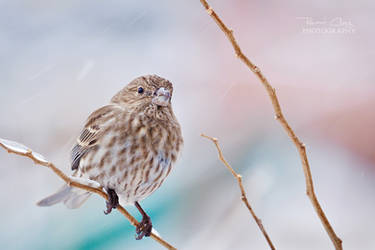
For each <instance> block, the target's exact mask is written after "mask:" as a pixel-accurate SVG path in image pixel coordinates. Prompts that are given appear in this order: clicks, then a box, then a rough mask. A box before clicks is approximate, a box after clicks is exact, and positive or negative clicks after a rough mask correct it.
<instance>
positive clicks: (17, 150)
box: [0, 138, 176, 249]
mask: <svg viewBox="0 0 375 250" xmlns="http://www.w3.org/2000/svg"><path fill="white" fill-rule="evenodd" d="M0 146H1V147H3V148H4V149H5V150H7V151H8V153H13V154H17V155H21V156H25V157H27V158H30V159H31V160H33V161H34V163H35V164H37V165H41V166H45V167H48V168H49V169H51V170H52V171H53V172H54V173H55V174H56V175H57V176H59V177H60V178H61V179H62V180H64V182H65V183H66V184H68V185H69V186H71V187H76V188H80V189H84V190H86V191H89V192H92V193H96V194H98V195H100V196H101V197H103V198H104V199H105V200H107V199H108V197H107V193H105V192H104V191H103V189H102V188H101V187H92V186H89V185H86V184H82V183H80V182H78V181H76V180H75V179H73V178H70V177H68V176H67V175H66V174H64V173H63V172H62V171H61V170H60V169H58V168H57V167H56V166H55V165H54V164H53V163H52V162H49V161H47V160H46V159H45V158H44V157H43V156H42V155H40V154H38V153H36V152H33V151H32V150H31V149H29V148H27V147H26V146H24V145H22V144H20V143H18V142H13V141H9V140H4V139H1V138H0ZM117 210H118V211H119V212H120V213H122V214H123V215H124V216H125V218H126V219H128V220H129V222H130V223H131V224H132V225H133V226H135V227H136V226H137V225H138V223H139V222H138V221H137V220H136V219H135V218H134V217H133V216H132V215H131V214H130V213H129V212H128V211H127V210H126V209H125V208H124V207H122V206H121V205H120V204H119V205H118V206H117ZM150 236H151V238H153V239H154V240H155V241H157V242H158V243H159V244H160V245H162V246H164V247H165V248H167V249H176V248H175V247H173V246H172V245H171V244H169V243H168V242H166V241H165V240H163V239H162V238H161V237H160V236H158V235H156V234H155V233H153V232H151V235H150Z"/></svg>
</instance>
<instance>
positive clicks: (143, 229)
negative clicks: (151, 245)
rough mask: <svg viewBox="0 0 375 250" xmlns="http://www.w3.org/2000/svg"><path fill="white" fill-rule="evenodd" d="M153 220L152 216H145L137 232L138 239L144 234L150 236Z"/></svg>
mask: <svg viewBox="0 0 375 250" xmlns="http://www.w3.org/2000/svg"><path fill="white" fill-rule="evenodd" d="M151 230H152V222H151V219H150V217H148V216H147V217H143V219H142V221H141V222H140V223H139V224H138V226H137V228H136V230H135V232H136V234H137V235H136V237H135V239H136V240H141V239H142V238H143V237H144V236H145V237H149V236H150V235H151Z"/></svg>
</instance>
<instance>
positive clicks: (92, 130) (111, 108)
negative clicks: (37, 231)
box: [39, 75, 183, 238]
mask: <svg viewBox="0 0 375 250" xmlns="http://www.w3.org/2000/svg"><path fill="white" fill-rule="evenodd" d="M172 92H173V87H172V84H171V83H170V82H169V81H168V80H165V79H163V78H161V77H159V76H156V75H149V76H142V77H139V78H136V79H134V80H133V81H132V82H130V83H129V84H128V85H127V86H126V87H125V88H123V89H122V90H121V91H120V92H118V93H117V94H116V95H115V96H114V97H113V98H112V99H111V102H110V104H108V105H106V106H104V107H101V108H99V109H98V110H96V111H94V112H93V113H92V114H91V115H90V116H89V117H88V119H87V121H86V123H85V126H84V129H83V130H82V132H81V134H80V136H79V137H78V139H77V142H76V145H75V146H74V147H73V149H72V154H71V159H72V161H71V168H72V170H73V174H72V175H73V176H75V177H81V178H88V179H90V180H94V181H97V182H99V183H100V184H101V185H102V186H103V188H105V189H106V190H107V192H108V194H109V195H116V194H117V195H118V197H119V198H120V203H123V204H136V205H138V206H139V204H138V203H137V202H138V201H141V200H143V199H144V198H146V197H147V196H149V195H150V194H151V193H153V192H154V191H155V190H156V189H157V188H159V187H160V185H161V184H162V183H163V181H164V180H165V178H166V177H167V176H168V174H169V173H170V171H171V169H172V166H173V164H174V163H175V161H176V159H177V157H178V154H179V152H180V150H181V147H182V144H183V139H182V135H181V130H180V125H179V123H178V122H177V120H176V117H175V115H174V113H173V111H172V106H171V96H172ZM88 196H89V195H88V193H86V192H82V191H81V190H77V189H72V188H67V187H65V188H62V189H61V190H59V192H58V193H56V194H55V195H52V196H50V197H47V198H46V199H45V200H42V201H41V202H40V203H39V204H40V205H42V206H48V205H52V204H55V203H57V202H64V203H65V204H66V205H67V206H68V207H70V208H76V207H79V206H80V205H81V204H82V203H83V202H84V201H85V200H86V199H87V198H88ZM116 197H117V196H115V197H113V198H114V199H115V198H116ZM110 202H112V203H113V201H109V203H110ZM112 205H113V204H112ZM138 206H137V208H138ZM107 207H108V209H107V213H109V212H110V210H111V209H112V207H113V208H115V205H113V206H112V207H111V204H109V205H107ZM142 211H143V210H142ZM142 211H141V213H142ZM150 224H151V222H150ZM139 230H140V231H142V230H141V229H139ZM139 230H137V233H139V232H138V231H139ZM149 230H151V228H149ZM143 235H146V236H148V235H149V233H147V232H146V233H144V234H143ZM143 235H141V237H140V238H142V237H143Z"/></svg>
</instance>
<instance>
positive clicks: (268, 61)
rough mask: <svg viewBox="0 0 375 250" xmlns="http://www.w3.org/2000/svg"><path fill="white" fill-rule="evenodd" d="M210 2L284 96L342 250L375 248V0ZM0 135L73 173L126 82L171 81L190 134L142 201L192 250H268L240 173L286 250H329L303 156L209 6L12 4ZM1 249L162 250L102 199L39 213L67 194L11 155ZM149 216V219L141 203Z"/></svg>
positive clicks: (4, 47)
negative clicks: (150, 77) (73, 155)
mask: <svg viewBox="0 0 375 250" xmlns="http://www.w3.org/2000/svg"><path fill="white" fill-rule="evenodd" d="M210 4H211V5H212V7H213V8H214V9H215V10H216V11H217V12H218V13H219V15H220V16H221V17H222V18H223V19H224V21H225V23H226V24H227V25H228V26H229V27H230V28H232V29H233V30H234V34H235V35H236V38H237V40H238V42H239V43H240V45H241V47H242V49H243V51H244V53H245V54H247V55H248V56H249V58H250V59H251V60H252V61H253V62H254V63H255V64H256V65H257V66H258V67H259V68H260V69H261V70H262V72H263V73H264V74H265V76H266V77H267V78H268V80H269V81H270V83H271V84H272V85H273V86H274V87H275V88H276V90H277V94H278V96H279V100H280V103H281V106H282V108H283V111H284V114H285V116H286V118H287V120H288V121H289V123H290V124H291V126H292V127H293V128H294V130H295V132H296V133H297V135H298V136H299V137H300V139H301V140H302V141H303V142H304V143H305V144H306V146H307V153H308V158H309V160H310V164H311V170H312V174H313V179H314V182H315V189H316V193H317V196H318V199H319V201H320V203H321V205H322V207H323V209H324V211H325V212H326V215H327V217H328V219H329V221H330V222H331V224H332V226H333V228H334V229H335V231H336V233H337V234H338V236H339V237H340V238H341V239H342V240H343V246H344V249H374V248H375V238H374V237H373V236H374V234H375V229H374V226H373V224H374V222H375V216H374V211H375V195H374V192H375V181H374V180H375V150H374V146H375V145H374V144H375V143H374V140H375V132H374V127H375V114H374V108H375V98H374V97H375V85H374V79H375V77H374V76H375V73H374V69H373V58H374V56H375V49H374V46H373V44H375V36H374V33H373V25H374V17H373V10H374V7H375V3H374V2H373V1H370V0H359V1H356V2H352V1H344V2H343V1H338V0H333V1H329V2H327V1H322V0H318V1H313V2H311V1H302V2H301V1H296V0H288V1H283V2H279V1H268V2H267V3H266V2H264V1H259V0H257V1H240V0H236V1H224V0H211V1H210ZM0 13H1V14H0V117H1V119H0V137H1V138H5V139H11V140H15V141H18V142H21V143H24V144H25V145H27V146H29V147H30V148H32V149H33V150H35V151H37V152H39V153H41V154H43V155H44V156H45V157H46V158H47V159H49V160H50V161H52V162H54V163H56V165H57V166H58V167H60V168H61V169H63V170H64V171H65V172H66V173H69V169H70V166H69V157H70V156H69V154H70V149H71V147H72V145H73V143H74V140H75V138H76V136H78V133H79V132H80V130H81V127H82V126H83V123H84V121H85V119H86V117H87V116H88V115H89V114H90V113H91V112H92V111H93V110H95V109H96V108H98V107H100V106H102V105H105V104H106V103H107V102H108V101H109V100H110V98H111V97H112V96H113V95H114V94H115V93H116V92H117V91H118V90H120V89H121V88H122V87H123V86H124V85H125V84H127V83H128V82H129V81H131V80H132V79H134V78H135V77H138V76H140V75H144V74H158V75H160V76H163V77H165V78H167V79H169V80H171V81H172V82H173V84H174V88H175V90H174V96H173V100H172V102H173V106H174V111H175V113H176V116H177V117H178V119H179V121H180V123H181V125H182V129H183V134H184V138H185V147H184V151H183V153H182V156H181V158H180V159H179V161H178V164H177V165H176V166H175V168H174V170H173V171H172V173H171V174H170V176H169V178H168V179H167V180H166V182H165V183H164V184H163V186H162V187H161V188H160V189H159V190H158V191H157V192H155V193H154V194H153V195H152V196H150V197H149V198H147V199H146V200H144V201H143V202H142V205H143V206H144V208H145V210H146V211H147V212H148V213H149V214H150V215H151V218H152V220H153V224H154V226H155V228H156V229H157V230H158V231H159V233H160V234H161V235H162V236H163V237H164V238H165V239H166V240H167V241H169V242H171V243H172V244H173V245H175V246H176V247H178V248H179V249H268V246H267V243H266V241H265V239H264V238H263V236H262V234H261V232H260V231H259V230H258V228H257V226H256V224H255V222H254V221H253V219H252V218H251V217H250V214H249V213H248V211H247V210H246V208H245V206H244V205H243V203H242V202H241V201H240V198H239V190H238V186H237V183H236V181H235V179H234V178H233V177H232V176H231V174H230V173H229V172H228V171H227V170H226V169H225V167H224V166H223V165H222V164H221V163H220V162H219V160H218V159H217V154H216V149H215V148H214V146H213V144H212V143H211V142H210V141H208V140H206V139H204V138H201V137H200V133H202V132H204V133H206V134H207V135H211V136H215V137H218V138H219V139H220V143H221V145H222V149H223V151H224V154H225V157H226V158H227V160H228V161H229V162H230V163H231V164H232V166H233V168H234V169H235V170H236V171H238V172H239V173H241V174H242V175H243V178H244V185H245V188H246V191H247V194H248V198H249V201H250V203H251V204H252V206H253V208H254V210H255V212H256V213H257V215H258V216H259V217H260V218H261V219H262V221H263V224H264V226H265V228H266V230H267V231H268V233H269V235H270V237H271V239H272V240H273V243H274V245H275V246H276V248H277V249H332V248H333V247H332V244H331V242H330V240H329V238H328V236H327V234H326V232H325V231H324V229H323V227H322V225H321V223H320V221H319V219H318V217H317V215H316V214H315V212H314V210H313V208H312V206H311V204H310V201H309V199H308V198H307V196H306V195H305V183H304V176H303V171H302V167H301V161H300V159H299V156H298V153H297V150H296V148H295V147H294V145H293V144H292V142H291V141H290V139H289V138H288V137H287V135H286V134H285V132H284V131H283V130H282V128H281V126H280V125H279V124H278V122H277V121H276V120H275V119H274V114H273V110H272V106H271V102H270V100H269V99H268V95H267V93H266V92H265V90H264V89H263V87H262V85H261V84H260V82H259V81H258V79H256V78H255V76H254V74H252V73H251V72H249V70H248V69H247V68H246V67H245V66H244V65H243V64H242V63H241V62H240V61H239V60H238V59H237V58H236V57H235V55H234V53H233V50H232V48H231V46H230V44H229V42H228V41H227V40H226V38H225V37H224V35H223V33H222V32H221V31H220V30H219V29H218V27H217V26H216V24H215V23H214V22H213V20H211V19H210V18H209V16H208V15H207V13H206V11H204V9H203V7H202V6H201V5H200V2H199V1H198V0H196V1H172V0H169V1H167V0H159V1H139V0H137V1H136V0H131V1H130V0H127V1H124V0H121V1H120V0H109V1H92V0H90V1H89V0H82V1H73V0H65V1H46V0H33V1H27V0H13V1H2V0H1V1H0ZM0 167H1V175H0V189H1V192H0V202H1V203H0V205H1V211H2V212H1V214H0V220H1V223H0V248H1V249H162V247H161V246H160V245H158V244H157V243H156V242H154V241H153V240H152V239H144V240H142V241H136V240H135V239H134V234H135V230H134V228H133V227H132V226H130V224H129V222H128V221H127V220H125V219H124V218H123V217H122V216H121V214H119V213H118V212H116V211H115V212H112V213H111V214H110V215H108V216H105V215H104V214H103V210H104V209H105V201H104V200H103V199H101V198H99V197H97V196H92V197H91V198H90V200H89V201H88V202H87V203H86V204H85V205H84V206H83V207H82V208H80V209H78V210H68V209H66V208H65V207H64V206H63V205H56V206H53V207H50V208H40V207H37V206H36V205H35V203H36V202H37V201H38V200H40V199H41V198H44V197H45V196H46V195H49V194H50V193H52V192H54V191H55V190H56V189H58V188H59V187H60V186H61V185H62V181H61V180H60V179H58V178H57V177H56V176H55V175H54V174H52V172H51V171H50V170H48V169H45V168H43V167H39V166H35V165H34V164H33V163H32V162H31V161H30V160H28V159H24V158H22V157H19V156H15V155H9V154H7V153H6V152H5V151H4V150H0ZM129 210H130V212H132V214H133V215H135V216H136V217H137V218H138V219H140V216H139V214H138V212H137V211H136V210H135V209H134V208H132V207H129Z"/></svg>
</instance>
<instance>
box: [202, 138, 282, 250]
mask: <svg viewBox="0 0 375 250" xmlns="http://www.w3.org/2000/svg"><path fill="white" fill-rule="evenodd" d="M201 136H202V137H205V138H207V139H209V140H211V141H212V142H213V143H214V144H215V146H216V149H217V152H218V154H219V159H220V161H221V162H222V163H223V164H224V165H225V166H226V167H227V168H228V170H229V171H230V172H231V173H232V175H233V176H234V178H236V179H237V182H238V186H239V187H240V190H241V200H242V201H243V203H245V205H246V207H247V209H249V211H250V213H251V215H252V216H253V218H254V220H255V222H256V223H257V224H258V227H259V229H260V231H262V233H263V235H264V237H265V238H266V240H267V242H268V245H269V246H270V248H271V249H272V250H274V249H275V247H274V246H273V244H272V241H271V239H270V237H269V236H268V234H267V232H266V230H265V229H264V226H263V224H262V221H261V220H260V219H259V218H258V217H257V216H256V215H255V212H254V210H253V209H252V208H251V206H250V203H249V201H248V200H247V197H246V193H245V189H244V187H243V185H242V176H241V175H240V174H237V173H236V171H234V169H233V168H232V167H231V166H230V165H229V163H228V162H227V161H226V160H225V159H224V155H223V152H222V151H221V149H220V146H219V141H218V139H217V138H214V137H211V136H207V135H204V134H201Z"/></svg>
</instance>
